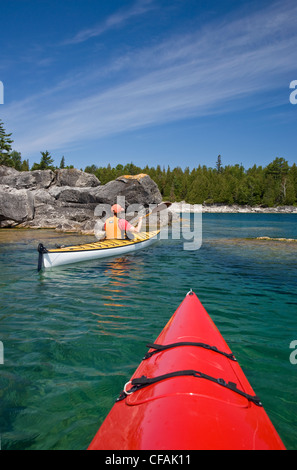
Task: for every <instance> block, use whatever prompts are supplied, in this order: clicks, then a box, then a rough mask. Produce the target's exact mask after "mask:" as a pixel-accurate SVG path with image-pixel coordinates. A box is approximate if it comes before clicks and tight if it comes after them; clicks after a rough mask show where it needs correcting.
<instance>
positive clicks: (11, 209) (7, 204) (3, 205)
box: [0, 185, 34, 227]
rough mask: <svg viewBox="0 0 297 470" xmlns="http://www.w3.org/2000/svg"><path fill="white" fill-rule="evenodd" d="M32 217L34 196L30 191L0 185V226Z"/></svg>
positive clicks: (18, 222) (19, 222)
mask: <svg viewBox="0 0 297 470" xmlns="http://www.w3.org/2000/svg"><path fill="white" fill-rule="evenodd" d="M33 218H34V198H33V195H32V193H31V192H30V191H27V190H25V189H20V190H17V189H13V188H10V187H8V186H4V185H0V227H7V226H12V225H15V224H16V223H17V224H21V223H23V222H25V221H29V220H32V219H33Z"/></svg>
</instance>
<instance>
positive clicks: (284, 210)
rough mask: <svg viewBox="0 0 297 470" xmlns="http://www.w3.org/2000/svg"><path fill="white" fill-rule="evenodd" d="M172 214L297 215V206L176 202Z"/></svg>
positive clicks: (171, 208)
mask: <svg viewBox="0 0 297 470" xmlns="http://www.w3.org/2000/svg"><path fill="white" fill-rule="evenodd" d="M170 210H171V211H172V212H179V213H181V212H183V213H187V212H188V213H189V212H194V213H195V212H196V213H199V212H202V213H214V214H238V213H242V214H297V207H296V206H278V207H262V206H238V205H236V204H234V205H226V204H201V205H200V204H195V205H191V204H187V203H186V202H185V201H183V202H174V203H173V204H172V206H171V207H170Z"/></svg>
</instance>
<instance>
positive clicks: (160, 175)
mask: <svg viewBox="0 0 297 470" xmlns="http://www.w3.org/2000/svg"><path fill="white" fill-rule="evenodd" d="M12 143H13V140H12V139H11V134H7V133H6V132H5V129H4V127H3V123H2V122H1V121H0V165H6V166H11V167H14V168H16V169H17V170H19V171H29V170H46V169H51V170H55V169H57V167H55V166H54V159H53V158H52V156H51V155H50V153H49V152H48V151H45V152H41V159H40V162H39V163H34V164H33V166H32V167H31V168H29V161H28V160H24V161H22V158H21V154H20V153H19V152H16V151H13V150H12V147H11V145H12ZM58 168H73V165H70V166H65V158H64V157H62V158H61V162H60V166H59V167H58ZM84 171H85V172H87V173H93V174H94V175H95V176H97V178H98V179H99V180H100V182H101V184H106V183H108V182H109V181H112V180H114V179H116V178H117V177H119V176H122V175H125V174H127V175H136V174H139V173H146V174H148V175H149V176H150V177H151V178H152V180H153V181H155V182H156V184H157V185H158V187H159V190H160V192H161V194H162V197H163V199H164V200H165V199H166V200H170V201H186V202H187V203H190V204H202V203H204V204H228V205H232V204H238V205H250V206H255V205H262V206H267V207H273V206H276V205H296V204H297V166H296V164H295V163H294V164H293V165H292V166H289V164H288V162H287V160H285V159H284V158H282V157H276V158H275V159H274V160H273V161H272V162H271V163H269V164H268V165H267V166H265V167H262V166H257V165H254V166H253V167H251V168H248V169H245V168H244V167H243V166H242V165H239V164H236V165H226V166H224V165H223V163H222V158H221V155H219V156H218V157H217V160H216V164H215V166H214V167H213V168H212V167H208V166H206V165H198V166H197V167H196V168H193V169H190V168H189V167H186V168H185V169H182V168H181V167H175V168H173V169H171V168H170V166H167V167H166V168H165V167H164V166H163V167H162V168H161V166H160V165H157V166H156V167H149V166H148V165H147V166H145V167H144V168H142V167H139V166H136V165H134V164H133V163H128V164H126V165H121V164H119V165H116V166H115V167H112V166H111V165H110V164H108V165H107V166H99V167H98V166H97V165H95V164H93V165H91V166H87V167H86V168H85V169H84Z"/></svg>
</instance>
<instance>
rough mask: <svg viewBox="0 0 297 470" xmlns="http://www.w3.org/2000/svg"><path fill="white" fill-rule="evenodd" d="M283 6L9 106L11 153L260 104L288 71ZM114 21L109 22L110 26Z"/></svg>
mask: <svg viewBox="0 0 297 470" xmlns="http://www.w3.org/2000/svg"><path fill="white" fill-rule="evenodd" d="M289 4H290V6H291V9H288V4H284V3H281V4H280V3H276V4H274V5H271V6H270V7H269V8H267V9H263V10H260V11H258V12H257V13H253V14H251V15H250V16H249V17H238V18H237V19H234V20H233V21H229V22H227V21H226V18H225V19H224V20H223V21H220V22H216V23H215V24H214V23H213V24H208V25H206V26H205V27H204V28H203V30H200V31H196V32H191V33H188V34H186V35H183V36H175V37H173V36H172V37H171V38H168V39H167V40H166V41H164V42H163V43H161V44H159V45H154V46H153V47H151V48H145V49H139V50H137V49H136V50H135V51H133V52H130V54H127V55H126V56H125V57H120V58H118V60H115V61H114V62H112V63H106V64H105V66H102V65H100V67H98V69H96V70H92V73H90V72H89V71H87V70H86V71H84V72H85V73H79V74H78V75H77V76H73V77H71V76H70V77H68V78H67V79H65V80H64V82H62V83H58V84H56V85H55V86H53V87H52V88H49V89H48V90H47V91H46V92H44V93H38V94H36V95H35V96H34V95H33V96H31V97H29V98H27V99H26V100H24V101H23V102H20V103H14V104H13V105H11V106H10V107H7V108H6V115H7V119H8V120H9V121H10V122H12V123H13V125H10V128H14V129H17V132H16V133H14V135H15V136H17V138H16V144H17V145H18V148H19V149H20V150H21V151H22V152H24V153H25V154H29V153H30V152H37V151H39V150H43V149H50V150H51V151H53V150H54V149H61V148H65V147H67V146H72V145H75V144H76V143H77V142H81V141H83V140H95V139H98V138H101V137H105V136H110V135H114V134H116V133H120V132H127V131H132V130H135V129H140V128H143V127H147V126H156V125H162V124H164V123H168V122H173V121H177V120H182V119H186V118H189V117H203V116H207V115H212V114H216V113H224V112H230V111H232V110H234V109H238V108H240V107H248V106H252V104H253V103H255V102H256V103H257V104H258V105H261V101H256V100H260V95H259V93H261V92H267V91H269V90H274V89H277V88H278V87H279V86H280V84H281V83H283V82H282V80H283V77H284V74H286V73H288V72H290V71H293V70H296V60H295V58H296V50H297V31H296V25H295V18H296V13H297V5H294V4H293V3H291V2H289ZM147 5H149V4H147ZM292 8H293V11H292ZM127 18H128V16H127V13H126V19H127ZM117 21H118V23H117ZM119 22H120V18H118V20H116V19H114V24H116V23H117V24H119ZM111 24H112V22H111ZM110 76H112V77H113V84H112V81H111V80H109V77H110ZM293 78H294V77H293ZM247 97H248V100H247V99H246V98H247ZM272 100H273V102H274V96H273V97H272Z"/></svg>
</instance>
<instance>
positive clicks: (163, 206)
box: [133, 201, 172, 225]
mask: <svg viewBox="0 0 297 470" xmlns="http://www.w3.org/2000/svg"><path fill="white" fill-rule="evenodd" d="M171 205H172V203H171V202H169V201H164V202H161V204H158V205H157V206H156V207H154V208H153V209H152V210H149V212H148V213H147V214H145V215H142V216H141V217H138V218H137V219H136V220H134V221H133V225H136V224H137V223H138V222H139V220H140V219H144V218H145V217H148V216H149V215H152V214H156V213H158V212H161V211H164V210H165V209H168V208H169V207H170V206H171Z"/></svg>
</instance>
